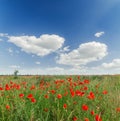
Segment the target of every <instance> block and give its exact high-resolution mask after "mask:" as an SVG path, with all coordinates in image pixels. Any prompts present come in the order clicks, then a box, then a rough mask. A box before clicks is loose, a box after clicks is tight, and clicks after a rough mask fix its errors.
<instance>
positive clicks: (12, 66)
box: [9, 65, 20, 69]
mask: <svg viewBox="0 0 120 121" xmlns="http://www.w3.org/2000/svg"><path fill="white" fill-rule="evenodd" d="M9 67H10V68H14V69H18V68H20V66H17V65H11V66H9Z"/></svg>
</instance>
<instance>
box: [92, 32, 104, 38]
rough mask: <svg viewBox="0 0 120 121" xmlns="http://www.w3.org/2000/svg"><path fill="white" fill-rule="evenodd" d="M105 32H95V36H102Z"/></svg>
mask: <svg viewBox="0 0 120 121" xmlns="http://www.w3.org/2000/svg"><path fill="white" fill-rule="evenodd" d="M104 33H105V32H97V33H95V35H94V36H95V37H100V36H102V35H103V34H104Z"/></svg>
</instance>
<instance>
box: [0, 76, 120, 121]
mask: <svg viewBox="0 0 120 121" xmlns="http://www.w3.org/2000/svg"><path fill="white" fill-rule="evenodd" d="M0 121H120V76H119V75H113V76H112V75H103V76H82V75H81V76H77V75H76V76H75V75H74V76H18V78H14V76H0Z"/></svg>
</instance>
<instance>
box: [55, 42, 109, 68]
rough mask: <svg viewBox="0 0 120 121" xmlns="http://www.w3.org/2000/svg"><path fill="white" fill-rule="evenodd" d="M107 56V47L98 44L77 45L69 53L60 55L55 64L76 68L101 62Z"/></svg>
mask: <svg viewBox="0 0 120 121" xmlns="http://www.w3.org/2000/svg"><path fill="white" fill-rule="evenodd" d="M106 55H107V45H105V44H104V43H100V42H95V41H93V42H88V43H83V44H81V45H79V47H78V48H77V49H74V50H72V51H71V52H69V53H62V54H60V56H59V57H58V58H57V59H56V62H57V63H59V64H64V65H71V66H78V65H80V66H81V65H86V64H87V63H89V62H93V61H98V60H101V59H102V58H103V57H105V56H106Z"/></svg>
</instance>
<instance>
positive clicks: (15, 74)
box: [14, 70, 19, 79]
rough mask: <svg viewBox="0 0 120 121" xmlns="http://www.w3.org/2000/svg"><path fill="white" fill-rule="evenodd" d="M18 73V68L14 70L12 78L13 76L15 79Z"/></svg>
mask: <svg viewBox="0 0 120 121" xmlns="http://www.w3.org/2000/svg"><path fill="white" fill-rule="evenodd" d="M18 73H19V71H18V70H15V71H14V78H15V79H17V78H18Z"/></svg>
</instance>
